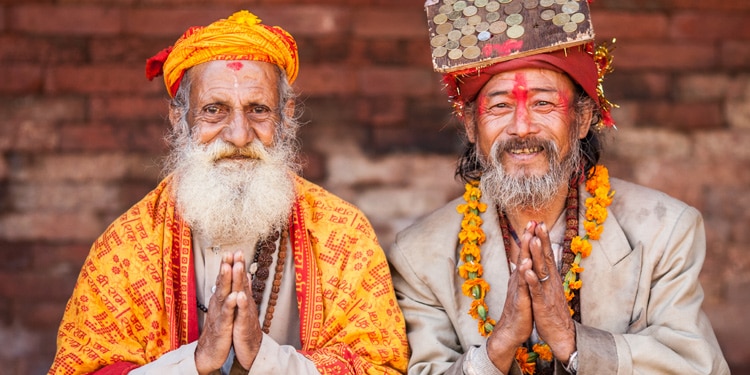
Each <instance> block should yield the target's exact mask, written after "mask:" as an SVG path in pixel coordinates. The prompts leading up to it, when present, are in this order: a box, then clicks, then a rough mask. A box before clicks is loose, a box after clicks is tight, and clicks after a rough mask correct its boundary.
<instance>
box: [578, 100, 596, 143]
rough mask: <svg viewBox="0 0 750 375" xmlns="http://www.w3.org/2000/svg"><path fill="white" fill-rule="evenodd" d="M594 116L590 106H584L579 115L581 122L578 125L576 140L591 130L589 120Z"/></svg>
mask: <svg viewBox="0 0 750 375" xmlns="http://www.w3.org/2000/svg"><path fill="white" fill-rule="evenodd" d="M593 116H594V109H593V108H592V107H591V106H586V109H584V110H583V113H581V117H580V119H581V122H580V124H578V139H583V138H585V137H586V134H588V133H589V129H591V119H592V117H593Z"/></svg>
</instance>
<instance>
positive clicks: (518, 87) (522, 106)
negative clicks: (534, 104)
mask: <svg viewBox="0 0 750 375" xmlns="http://www.w3.org/2000/svg"><path fill="white" fill-rule="evenodd" d="M513 96H515V97H516V102H517V103H518V105H517V106H516V108H517V109H516V110H517V111H518V120H519V121H522V122H526V121H528V117H529V112H528V108H527V107H526V105H527V102H528V101H529V87H528V85H527V84H526V76H525V75H524V74H523V73H516V83H515V84H514V85H513Z"/></svg>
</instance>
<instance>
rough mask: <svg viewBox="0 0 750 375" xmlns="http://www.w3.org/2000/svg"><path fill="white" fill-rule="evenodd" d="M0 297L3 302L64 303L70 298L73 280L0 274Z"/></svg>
mask: <svg viewBox="0 0 750 375" xmlns="http://www.w3.org/2000/svg"><path fill="white" fill-rule="evenodd" d="M0 284H2V285H0V296H3V297H4V298H3V300H6V301H7V300H8V299H14V300H19V299H20V300H47V301H50V300H51V301H55V300H57V301H65V300H67V299H68V298H69V297H70V293H71V292H72V291H73V286H74V285H75V279H73V278H71V277H70V276H63V277H61V276H52V275H45V274H40V273H38V272H37V273H29V274H25V273H23V274H22V273H0Z"/></svg>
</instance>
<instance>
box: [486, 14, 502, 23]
mask: <svg viewBox="0 0 750 375" xmlns="http://www.w3.org/2000/svg"><path fill="white" fill-rule="evenodd" d="M484 18H485V19H486V20H487V22H489V23H493V22H495V21H497V20H499V19H500V13H498V12H489V13H487V15H486V16H484Z"/></svg>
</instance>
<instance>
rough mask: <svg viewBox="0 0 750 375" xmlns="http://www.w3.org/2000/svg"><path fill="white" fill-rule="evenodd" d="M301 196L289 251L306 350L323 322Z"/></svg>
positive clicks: (295, 205)
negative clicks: (291, 254) (292, 261)
mask: <svg viewBox="0 0 750 375" xmlns="http://www.w3.org/2000/svg"><path fill="white" fill-rule="evenodd" d="M301 199H302V198H301V197H297V202H295V204H294V207H293V209H292V236H291V239H292V253H293V254H294V276H295V284H296V291H297V304H298V307H299V315H300V319H299V320H300V323H299V324H300V327H299V328H300V339H301V340H302V350H303V351H308V350H313V349H315V348H314V347H313V345H314V343H315V340H313V338H314V337H318V335H320V330H321V328H322V327H321V326H322V322H323V301H322V300H320V298H319V296H320V295H321V294H320V291H319V290H316V289H318V288H317V286H318V285H319V284H320V281H319V280H318V272H317V270H316V264H315V259H314V255H313V252H312V249H311V248H310V240H309V238H308V234H307V228H306V225H305V219H304V213H303V212H302V205H301V204H300V200H301Z"/></svg>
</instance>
